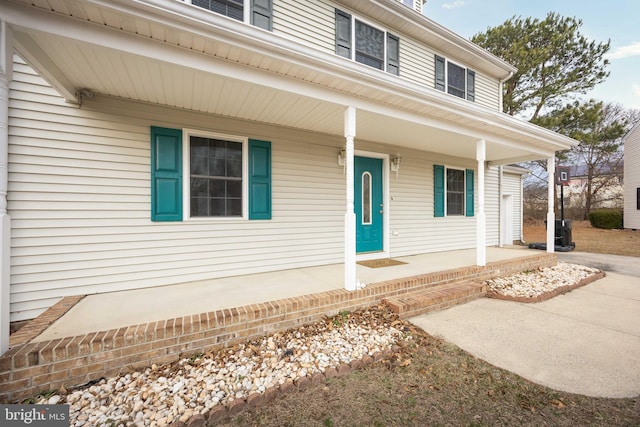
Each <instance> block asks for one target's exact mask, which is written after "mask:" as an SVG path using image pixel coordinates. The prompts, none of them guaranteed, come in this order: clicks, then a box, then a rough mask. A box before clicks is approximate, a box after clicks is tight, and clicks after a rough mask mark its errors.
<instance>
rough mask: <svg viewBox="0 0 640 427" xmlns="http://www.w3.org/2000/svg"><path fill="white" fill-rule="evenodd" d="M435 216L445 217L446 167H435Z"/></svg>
mask: <svg viewBox="0 0 640 427" xmlns="http://www.w3.org/2000/svg"><path fill="white" fill-rule="evenodd" d="M433 216H434V217H441V216H444V166H443V165H433Z"/></svg>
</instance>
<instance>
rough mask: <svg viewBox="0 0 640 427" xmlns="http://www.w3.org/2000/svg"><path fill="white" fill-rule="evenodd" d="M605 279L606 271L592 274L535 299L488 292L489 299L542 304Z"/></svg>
mask: <svg viewBox="0 0 640 427" xmlns="http://www.w3.org/2000/svg"><path fill="white" fill-rule="evenodd" d="M603 277H605V273H604V271H600V272H598V273H594V274H592V275H591V276H589V277H585V278H584V279H581V280H580V281H579V282H577V283H574V284H573V285H566V286H560V287H559V288H556V289H554V290H552V291H549V292H545V293H543V294H540V295H537V296H535V297H514V296H509V295H503V294H500V293H497V292H495V291H489V292H487V297H488V298H494V299H499V300H503V301H513V302H524V303H536V302H542V301H546V300H548V299H551V298H553V297H556V296H558V295H561V294H566V293H567V292H571V291H572V290H574V289H576V288H579V287H581V286H584V285H588V284H589V283H592V282H595V281H596V280H599V279H602V278H603Z"/></svg>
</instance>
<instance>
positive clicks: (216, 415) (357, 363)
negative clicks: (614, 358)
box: [168, 344, 400, 427]
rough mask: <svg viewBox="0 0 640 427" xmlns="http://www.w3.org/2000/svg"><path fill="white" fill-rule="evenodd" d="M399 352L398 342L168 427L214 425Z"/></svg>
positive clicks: (173, 423) (175, 422) (218, 406)
mask: <svg viewBox="0 0 640 427" xmlns="http://www.w3.org/2000/svg"><path fill="white" fill-rule="evenodd" d="M398 351H400V347H399V346H398V345H397V344H396V345H393V346H392V347H391V348H389V349H387V350H383V351H378V352H376V353H374V354H373V355H372V356H369V355H365V356H363V357H362V358H361V359H353V360H352V361H351V362H349V363H348V364H347V363H341V364H340V365H338V366H336V367H331V368H327V369H326V370H325V372H324V373H320V372H319V373H316V374H313V375H308V376H305V377H302V378H296V380H291V379H289V380H287V381H286V382H285V383H284V384H282V385H276V386H273V387H269V388H268V389H266V390H265V391H264V393H257V392H254V393H251V394H250V395H249V396H248V397H246V398H243V399H236V400H234V401H232V402H229V403H226V404H224V405H216V406H214V407H213V408H211V409H210V410H209V411H208V412H207V413H206V414H198V415H194V416H192V417H191V418H189V419H188V420H187V421H186V422H183V421H173V422H172V423H170V424H169V425H168V427H204V426H205V425H209V424H211V425H215V424H216V423H218V422H220V421H222V420H223V419H225V418H226V417H234V416H236V415H238V414H240V413H241V412H243V411H245V410H251V409H256V408H259V407H261V406H264V405H266V404H267V403H269V402H271V401H272V400H274V399H275V398H276V397H278V396H280V395H284V394H286V393H291V392H293V391H296V390H297V391H303V390H306V389H307V388H309V387H310V386H312V385H316V384H324V383H325V382H326V381H327V380H329V379H331V378H339V377H343V376H346V375H348V374H350V373H352V372H353V371H356V370H358V369H361V368H362V367H364V366H369V365H372V364H373V363H377V362H380V361H382V360H388V359H391V358H393V355H394V354H396V353H397V352H398Z"/></svg>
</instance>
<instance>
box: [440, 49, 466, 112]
mask: <svg viewBox="0 0 640 427" xmlns="http://www.w3.org/2000/svg"><path fill="white" fill-rule="evenodd" d="M435 65H436V66H435V70H436V71H435V73H436V75H435V82H436V84H435V87H436V89H438V90H441V91H443V92H447V93H450V94H451V95H455V96H457V97H459V98H463V99H468V100H469V101H475V99H476V73H475V72H474V71H473V70H470V69H468V68H464V67H461V66H460V65H457V64H454V63H452V62H450V61H447V60H446V59H444V58H443V57H441V56H438V55H436V56H435Z"/></svg>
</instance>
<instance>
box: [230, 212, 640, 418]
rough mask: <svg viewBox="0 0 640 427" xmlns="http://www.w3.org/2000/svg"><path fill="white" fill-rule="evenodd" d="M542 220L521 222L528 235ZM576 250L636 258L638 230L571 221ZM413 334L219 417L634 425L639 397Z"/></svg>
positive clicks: (533, 237)
mask: <svg viewBox="0 0 640 427" xmlns="http://www.w3.org/2000/svg"><path fill="white" fill-rule="evenodd" d="M545 236H546V234H545V227H544V223H535V224H525V229H524V237H525V240H526V241H527V242H544V241H545ZM573 240H574V241H575V242H576V250H579V251H586V252H597V253H609V254H617V255H631V256H638V257H640V231H630V230H624V231H623V230H600V229H594V228H592V227H591V226H590V225H589V223H588V222H586V221H580V222H574V227H573ZM407 328H408V332H409V333H411V334H412V335H413V336H414V337H415V340H414V342H413V344H411V345H409V346H407V347H405V348H403V349H402V351H401V352H400V353H398V354H397V355H396V356H395V357H394V359H393V360H392V361H386V362H379V363H376V364H374V365H370V366H367V367H364V368H362V369H360V370H358V371H355V372H353V373H351V374H349V375H347V376H345V377H341V378H334V379H331V380H329V381H328V382H327V383H326V384H320V385H313V386H311V387H310V388H308V389H307V390H304V391H298V390H295V391H293V392H291V393H289V394H286V395H281V396H278V397H277V398H276V399H275V400H274V401H273V402H271V403H269V404H267V405H264V406H262V407H259V408H258V409H255V410H252V411H246V412H243V413H241V414H239V415H237V416H236V417H234V418H231V419H227V420H225V423H224V424H223V425H227V426H326V427H331V426H523V425H526V426H607V427H609V426H636V427H637V426H640V396H638V397H636V398H634V399H608V398H595V397H587V396H582V395H576V394H570V393H564V392H559V391H556V390H552V389H550V388H547V387H543V386H540V385H537V384H534V383H532V382H530V381H528V380H525V379H523V378H521V377H519V376H517V375H515V374H513V373H511V372H508V371H505V370H502V369H499V368H497V367H495V366H493V365H490V364H489V363H487V362H485V361H483V360H480V359H477V358H475V357H474V356H472V355H470V354H469V353H466V352H465V351H463V350H461V349H460V348H458V347H456V346H455V345H453V344H449V343H447V342H445V341H443V340H441V339H438V338H435V337H432V336H430V335H428V334H426V333H425V332H424V331H422V330H421V329H419V328H417V327H414V326H411V325H408V326H407Z"/></svg>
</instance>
